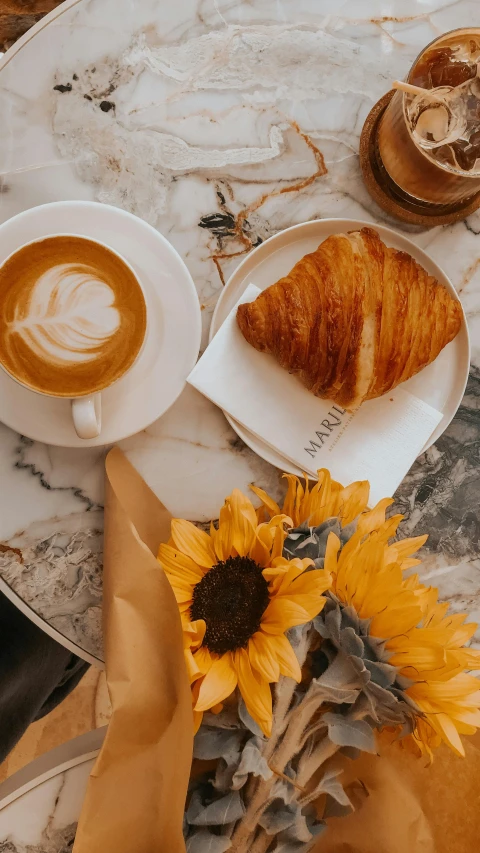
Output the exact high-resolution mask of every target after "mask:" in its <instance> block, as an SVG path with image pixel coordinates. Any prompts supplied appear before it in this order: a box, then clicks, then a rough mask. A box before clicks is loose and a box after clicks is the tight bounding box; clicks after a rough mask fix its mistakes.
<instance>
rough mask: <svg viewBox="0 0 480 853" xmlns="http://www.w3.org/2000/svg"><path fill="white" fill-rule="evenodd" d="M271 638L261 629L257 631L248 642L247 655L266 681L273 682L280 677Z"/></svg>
mask: <svg viewBox="0 0 480 853" xmlns="http://www.w3.org/2000/svg"><path fill="white" fill-rule="evenodd" d="M272 639H273V638H272V637H268V636H267V635H266V634H264V633H263V632H262V631H257V632H256V634H254V635H253V637H252V638H251V639H250V641H249V643H248V655H249V658H250V663H251V665H252V667H253V668H254V669H255V670H256V672H257V673H259V675H261V676H262V677H263V678H265V679H266V680H267V681H268V682H275V681H278V679H279V678H280V665H279V662H278V660H277V657H276V655H275V652H274V646H273V643H272V642H271V640H272Z"/></svg>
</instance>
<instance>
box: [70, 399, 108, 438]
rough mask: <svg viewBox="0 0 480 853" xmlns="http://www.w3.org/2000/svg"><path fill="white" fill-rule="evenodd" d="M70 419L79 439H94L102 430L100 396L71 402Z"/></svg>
mask: <svg viewBox="0 0 480 853" xmlns="http://www.w3.org/2000/svg"><path fill="white" fill-rule="evenodd" d="M72 418H73V425H74V427H75V432H76V433H77V435H78V437H79V438H96V437H97V435H100V430H101V428H102V401H101V396H100V394H92V395H91V396H90V397H76V398H75V399H74V400H72Z"/></svg>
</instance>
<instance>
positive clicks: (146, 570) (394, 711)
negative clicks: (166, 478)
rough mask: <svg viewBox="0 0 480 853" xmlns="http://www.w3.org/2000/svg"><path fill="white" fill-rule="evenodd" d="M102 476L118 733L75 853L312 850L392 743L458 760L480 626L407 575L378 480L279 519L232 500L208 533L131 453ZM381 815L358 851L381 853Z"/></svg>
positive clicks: (309, 491) (330, 487)
mask: <svg viewBox="0 0 480 853" xmlns="http://www.w3.org/2000/svg"><path fill="white" fill-rule="evenodd" d="M106 472H107V482H106V486H107V488H106V512H105V522H106V523H105V553H104V634H105V657H106V672H107V682H108V687H109V692H110V697H111V701H112V717H111V720H110V724H109V727H108V731H107V734H106V737H105V741H104V744H103V747H102V750H101V752H100V755H99V757H98V759H97V762H96V764H95V767H94V769H93V771H92V774H91V776H90V780H89V783H88V787H87V792H86V797H85V801H84V806H83V810H82V814H81V817H80V822H79V826H78V830H77V836H76V840H75V845H74V850H75V853H123V852H124V853H132V851H135V853H152V851H153V850H165V851H168V853H182V851H185V846H186V848H187V851H188V853H223V851H227V850H228V851H231V853H242V851H245V853H246V851H249V853H261V851H263V853H302V851H306V850H308V848H309V847H310V846H311V845H312V844H313V843H314V839H315V838H316V837H318V835H319V833H321V832H322V831H323V830H324V829H325V821H326V819H327V818H328V817H329V816H335V815H337V816H341V815H343V814H344V813H345V812H348V811H351V810H352V808H353V806H354V805H356V804H357V803H358V802H359V800H360V799H361V797H362V796H363V795H364V790H363V786H362V783H361V782H360V781H359V780H358V778H357V781H355V773H352V772H350V773H349V776H350V779H353V782H352V783H351V784H350V785H348V786H345V784H344V782H343V780H344V779H345V778H347V776H346V775H345V774H344V769H345V767H346V764H348V762H349V760H350V759H354V758H355V757H356V756H359V755H360V754H362V753H363V754H364V755H363V759H365V756H366V755H367V754H368V753H376V752H377V750H378V746H379V743H380V739H382V738H383V739H386V740H389V741H391V740H395V739H396V740H398V741H399V742H400V743H401V744H402V745H404V746H405V747H408V748H409V749H411V750H413V751H414V752H415V753H416V754H417V755H419V756H421V755H424V756H426V759H427V762H428V761H430V760H431V758H432V755H433V751H434V749H435V748H436V747H437V746H438V745H439V744H441V743H442V742H443V743H444V744H447V745H448V746H450V747H451V748H452V749H453V751H454V752H455V753H457V754H459V755H462V754H463V746H462V742H461V738H460V736H461V735H462V734H473V733H474V732H475V729H476V727H478V726H479V725H480V711H479V707H480V690H479V689H478V687H479V684H478V681H477V679H476V678H474V677H473V676H472V675H469V674H467V670H469V669H473V668H475V667H476V666H478V659H479V656H480V652H478V651H475V650H474V649H471V648H466V647H465V644H466V643H468V642H469V640H470V639H471V637H472V635H473V633H474V631H475V628H476V626H475V625H474V624H468V623H467V622H466V617H465V616H464V615H451V614H449V613H448V606H447V605H446V604H439V603H438V600H437V592H436V590H434V589H432V588H429V587H426V586H424V585H422V584H421V583H420V582H419V580H418V577H417V576H416V575H415V574H413V573H412V569H413V568H414V566H415V564H416V563H418V562H419V561H418V560H417V559H416V558H414V557H412V554H413V553H414V552H415V551H416V550H417V549H418V548H420V547H421V545H422V544H423V543H424V541H425V538H426V537H419V538H416V539H404V540H398V539H396V538H395V536H396V533H397V528H398V525H399V522H400V520H401V516H398V515H397V516H392V517H390V518H387V517H386V511H387V509H388V507H389V505H390V504H391V501H390V500H389V499H385V500H383V501H381V502H380V503H379V504H378V505H377V506H376V507H374V508H373V509H371V510H370V509H368V492H369V488H368V484H367V483H354V484H352V485H350V486H348V487H347V488H342V486H340V485H339V484H338V483H335V482H333V481H332V480H331V478H330V475H329V474H328V472H327V471H319V479H318V482H317V483H315V484H314V485H313V486H310V484H309V483H308V480H306V481H305V483H302V482H301V481H300V480H299V479H298V478H296V477H287V482H288V489H287V493H286V497H285V500H284V503H283V506H281V507H280V506H278V505H277V504H276V503H275V502H274V501H273V500H272V499H271V498H270V497H269V496H268V495H267V494H265V492H263V491H261V490H260V489H256V488H254V492H255V493H256V495H257V498H259V500H260V504H261V505H260V508H259V509H257V510H256V509H254V507H253V505H252V503H251V502H250V500H249V499H248V498H246V497H245V496H244V495H243V494H241V493H240V492H239V491H234V492H233V493H232V495H230V497H229V498H227V500H226V501H225V504H224V506H223V507H222V509H221V511H220V516H219V521H218V524H217V525H215V524H212V525H211V527H210V532H209V533H207V532H204V531H203V530H202V529H199V528H198V527H196V526H195V525H193V524H191V523H189V522H187V521H183V520H177V519H172V517H171V515H170V513H168V511H167V510H166V508H165V507H164V506H163V505H162V504H161V503H160V501H159V500H158V498H156V496H155V495H154V494H153V493H152V492H151V491H150V489H149V488H148V486H147V485H146V483H145V482H144V481H143V480H142V478H141V477H140V475H139V474H138V473H137V472H136V471H135V469H134V468H133V467H132V466H131V465H130V464H129V463H128V461H127V459H126V458H125V457H124V456H123V454H122V453H121V452H120V451H119V450H118V449H114V450H112V451H111V452H110V453H109V454H108V456H107V461H106ZM157 553H158V560H157V558H156V555H157ZM182 640H183V642H182ZM184 661H185V665H184ZM194 729H195V732H196V734H195V739H194V738H193V735H194ZM192 748H193V755H194V761H193V764H192ZM375 760H377V759H375ZM384 761H386V762H387V763H388V761H387V759H386V758H385V759H384V758H381V759H380V762H379V763H380V764H382V762H384ZM363 763H365V762H364V761H363ZM382 766H384V765H383V764H382ZM354 768H355V763H352V762H350V771H352V770H354ZM347 770H348V768H347ZM382 778H384V776H382ZM442 784H443V780H442ZM187 789H188V790H187ZM372 799H373V796H372ZM414 800H415V798H414V797H411V798H410V811H405V808H404V811H403V815H404V818H405V819H406V822H407V823H408V822H409V821H410V824H411V825H412V832H413V837H414V838H417V835H418V832H417V828H418V817H419V815H420V818H422V813H421V809H420V811H418V809H417V813H416V814H412V801H413V802H414ZM397 806H398V803H395V811H397ZM369 811H370V823H369V822H368V820H366V821H365V822H364V824H365V825H364V836H365V837H364V841H365V844H363V843H361V839H359V838H358V837H356V839H355V846H354V849H355V853H366V851H367V850H368V851H371V850H372V849H375V850H376V849H377V845H376V844H375V845H374V848H372V846H371V844H370V843H369V840H371V839H372V838H373V839H374V840H375V838H376V835H377V831H376V827H375V823H374V824H373V825H372V810H369V808H368V807H367V808H365V809H363V810H362V812H360V814H362V813H367V812H369ZM373 814H375V810H373ZM399 819H400V820H401V817H400V818H399ZM182 820H183V829H182ZM373 820H374V821H375V820H376V817H374V818H373ZM337 825H338V823H337ZM330 833H331V835H332V845H333V846H335V843H334V842H335V834H334V830H333V829H331V828H330V829H329V832H328V834H327V837H326V841H327V842H328V840H329V838H330ZM340 834H341V832H340ZM400 834H401V833H400ZM409 837H412V835H411V834H410V836H409ZM422 837H423V836H422ZM184 839H185V841H184ZM319 844H320V846H321V847H322V848H323V841H322V840H320V842H319ZM332 845H331V846H332ZM365 845H366V846H365ZM335 849H341V850H344V849H345V850H350V849H352V848H351V847H350V846H348V845H347V847H344V846H343V844H342V843H340V848H335ZM383 849H384V847H382V850H383ZM387 849H388V850H390V849H391V847H390V846H389V847H388V848H385V850H387ZM399 849H402V848H401V847H398V845H397V846H396V847H395V850H399ZM415 849H417V848H415ZM418 849H420V848H418ZM422 849H424V848H423V847H422ZM425 849H426V850H429V851H430V850H433V849H434V848H431V847H428V846H427V847H426V848H425ZM462 849H463V848H462ZM469 849H470V848H469ZM402 853H403V850H402ZM452 853H453V851H452Z"/></svg>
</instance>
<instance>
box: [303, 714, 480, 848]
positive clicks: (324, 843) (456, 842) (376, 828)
mask: <svg viewBox="0 0 480 853" xmlns="http://www.w3.org/2000/svg"><path fill="white" fill-rule="evenodd" d="M463 743H464V746H465V758H459V757H458V756H457V755H455V754H454V753H453V752H452V751H451V750H449V749H448V748H447V747H446V746H441V747H440V749H438V750H437V752H435V754H434V759H433V764H431V765H430V766H428V765H426V761H425V760H424V759H421V758H416V757H415V756H414V755H412V754H411V753H409V752H407V751H406V750H405V749H403V748H402V747H401V746H400V745H399V744H392V745H390V746H386V745H385V746H384V745H381V748H380V755H379V756H375V755H367V754H364V755H362V756H361V757H360V758H359V759H358V760H357V761H352V762H349V761H347V760H345V776H344V777H343V781H344V783H345V784H348V783H349V782H352V781H354V780H358V779H360V780H361V781H362V782H363V784H364V785H365V787H366V790H367V791H368V797H367V798H366V799H363V796H362V795H360V799H361V803H359V806H358V809H357V811H355V812H353V814H351V815H348V816H347V817H342V818H331V819H329V820H328V821H327V823H328V829H327V830H326V832H325V833H324V834H323V835H322V836H321V837H320V839H319V840H318V842H317V843H316V844H315V847H314V849H313V851H312V853H480V840H479V839H480V784H479V779H480V731H479V732H477V734H476V735H474V736H473V737H464V738H463Z"/></svg>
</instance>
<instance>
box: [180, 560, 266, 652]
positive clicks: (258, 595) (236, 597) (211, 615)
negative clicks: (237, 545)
mask: <svg viewBox="0 0 480 853" xmlns="http://www.w3.org/2000/svg"><path fill="white" fill-rule="evenodd" d="M268 602H269V595H268V584H267V582H266V580H265V578H264V577H263V575H262V570H261V568H260V566H258V565H257V563H255V561H254V560H251V559H250V558H249V557H229V558H228V560H225V562H224V563H223V562H222V563H217V565H216V566H213V568H211V569H210V570H209V571H208V572H207V574H206V575H204V577H203V578H202V580H201V581H200V582H199V583H197V585H196V586H195V587H194V590H193V604H192V606H191V608H190V615H191V618H192V621H194V620H195V619H204V620H205V622H206V624H207V630H206V632H205V637H204V640H203V645H204V646H206V647H207V648H208V649H209V650H210V651H211V652H214V653H215V654H217V655H223V654H225V652H233V651H235V649H242V648H245V646H246V645H247V643H248V641H249V639H250V637H251V636H252V635H253V634H255V632H256V631H258V629H259V628H260V622H261V619H262V616H263V614H264V613H265V610H266V609H267V606H268Z"/></svg>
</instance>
